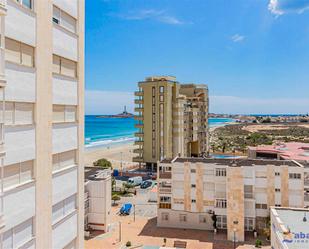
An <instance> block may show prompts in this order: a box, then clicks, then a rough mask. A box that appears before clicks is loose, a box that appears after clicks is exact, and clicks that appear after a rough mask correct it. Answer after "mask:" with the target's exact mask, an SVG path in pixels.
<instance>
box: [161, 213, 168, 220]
mask: <svg viewBox="0 0 309 249" xmlns="http://www.w3.org/2000/svg"><path fill="white" fill-rule="evenodd" d="M161 220H162V221H168V213H162V214H161Z"/></svg>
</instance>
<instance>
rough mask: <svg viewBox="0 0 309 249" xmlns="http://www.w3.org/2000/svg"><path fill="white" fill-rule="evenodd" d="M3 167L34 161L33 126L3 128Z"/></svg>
mask: <svg viewBox="0 0 309 249" xmlns="http://www.w3.org/2000/svg"><path fill="white" fill-rule="evenodd" d="M5 150H6V156H5V158H4V165H10V164H13V163H19V162H23V161H28V160H33V159H35V128H34V126H32V125H31V126H15V127H14V126H7V127H5Z"/></svg>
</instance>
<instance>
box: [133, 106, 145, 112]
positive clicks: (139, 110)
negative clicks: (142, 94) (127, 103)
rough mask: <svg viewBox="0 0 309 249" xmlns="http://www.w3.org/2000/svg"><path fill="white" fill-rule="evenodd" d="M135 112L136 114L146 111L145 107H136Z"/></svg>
mask: <svg viewBox="0 0 309 249" xmlns="http://www.w3.org/2000/svg"><path fill="white" fill-rule="evenodd" d="M134 111H135V112H143V111H144V108H143V107H135V108H134Z"/></svg>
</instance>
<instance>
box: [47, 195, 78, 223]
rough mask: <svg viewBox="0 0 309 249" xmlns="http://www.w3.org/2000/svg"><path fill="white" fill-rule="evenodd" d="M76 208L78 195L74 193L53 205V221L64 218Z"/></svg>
mask: <svg viewBox="0 0 309 249" xmlns="http://www.w3.org/2000/svg"><path fill="white" fill-rule="evenodd" d="M75 210H76V195H75V194H74V195H72V196H70V197H68V198H66V199H65V200H63V201H60V202H58V203H57V204H55V205H54V206H53V211H52V212H53V213H52V223H53V224H55V223H56V222H58V221H60V220H62V219H63V218H65V217H66V216H67V215H69V214H71V213H72V212H74V211H75Z"/></svg>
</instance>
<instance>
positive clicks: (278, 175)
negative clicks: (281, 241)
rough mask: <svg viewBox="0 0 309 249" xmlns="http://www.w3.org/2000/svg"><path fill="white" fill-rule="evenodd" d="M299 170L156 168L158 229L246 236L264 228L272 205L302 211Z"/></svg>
mask: <svg viewBox="0 0 309 249" xmlns="http://www.w3.org/2000/svg"><path fill="white" fill-rule="evenodd" d="M303 177H304V167H303V166H302V165H301V164H299V163H297V162H295V161H275V160H251V159H236V160H235V159H234V160H232V159H203V158H175V159H174V160H163V161H162V162H161V163H160V164H159V167H158V188H159V189H158V218H157V224H158V226H160V227H174V228H187V229H201V230H212V229H214V221H216V228H217V229H224V230H227V237H228V239H229V240H233V238H234V230H235V232H236V234H235V237H236V239H237V240H238V241H244V234H245V231H253V230H262V229H263V228H265V225H266V221H267V217H268V216H269V208H270V207H271V206H283V207H285V206H292V207H301V208H302V207H304V198H303V196H304V193H303V192H304V181H303Z"/></svg>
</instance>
